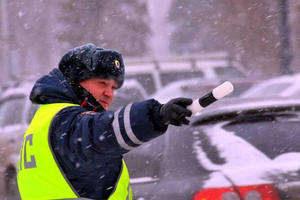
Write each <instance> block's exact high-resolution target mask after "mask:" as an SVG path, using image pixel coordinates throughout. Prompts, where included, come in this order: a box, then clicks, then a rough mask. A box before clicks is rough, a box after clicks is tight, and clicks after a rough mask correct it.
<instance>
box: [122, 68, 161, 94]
mask: <svg viewBox="0 0 300 200" xmlns="http://www.w3.org/2000/svg"><path fill="white" fill-rule="evenodd" d="M127 79H135V80H137V81H138V82H139V83H140V84H141V85H142V86H143V87H144V88H145V90H146V91H147V93H148V94H152V93H154V92H155V91H156V86H155V83H154V78H153V75H152V74H149V73H144V74H143V73H139V74H128V75H126V80H127Z"/></svg>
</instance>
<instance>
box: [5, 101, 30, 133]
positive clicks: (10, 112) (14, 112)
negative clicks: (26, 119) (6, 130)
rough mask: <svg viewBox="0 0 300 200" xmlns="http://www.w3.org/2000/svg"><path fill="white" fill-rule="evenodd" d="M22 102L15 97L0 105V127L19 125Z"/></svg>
mask: <svg viewBox="0 0 300 200" xmlns="http://www.w3.org/2000/svg"><path fill="white" fill-rule="evenodd" d="M24 101H25V100H24V98H22V97H15V98H9V99H5V100H4V101H2V102H1V103H0V127H5V126H11V125H14V124H20V123H21V120H22V113H23V112H22V109H23V107H24Z"/></svg>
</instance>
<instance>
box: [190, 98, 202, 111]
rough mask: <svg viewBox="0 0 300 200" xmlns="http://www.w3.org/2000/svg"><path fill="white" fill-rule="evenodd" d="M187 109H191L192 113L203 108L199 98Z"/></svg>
mask: <svg viewBox="0 0 300 200" xmlns="http://www.w3.org/2000/svg"><path fill="white" fill-rule="evenodd" d="M187 109H189V110H190V111H192V113H193V114H195V113H197V112H200V111H201V110H202V109H203V107H202V106H201V105H200V104H199V99H196V100H194V101H193V103H192V104H191V105H189V106H188V107H187Z"/></svg>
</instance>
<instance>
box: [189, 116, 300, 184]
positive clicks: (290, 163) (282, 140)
mask: <svg viewBox="0 0 300 200" xmlns="http://www.w3.org/2000/svg"><path fill="white" fill-rule="evenodd" d="M299 116H300V113H299V112H275V113H272V112H270V113H257V114H251V115H249V114H246V115H244V116H238V117H234V119H231V120H228V121H218V122H216V123H213V124H211V123H210V124H202V125H199V126H198V125H197V126H195V127H194V128H195V129H194V130H193V137H194V143H193V148H194V151H195V152H196V158H197V160H198V162H199V163H200V164H201V165H202V166H203V168H204V169H206V170H208V171H220V172H223V173H225V174H227V175H230V176H231V178H232V180H233V181H234V182H235V183H236V184H249V183H250V182H251V180H256V182H257V181H260V182H262V181H270V180H273V179H276V180H277V181H282V180H283V181H284V180H288V179H291V180H294V179H295V178H296V179H298V178H299V177H298V176H296V175H295V176H294V177H289V176H288V174H290V173H291V172H295V174H296V171H298V170H299V163H298V160H299V158H300V145H299V140H300V134H299V130H300V117H299ZM296 161H297V162H296ZM237 172H238V173H237ZM247 173H248V174H251V179H248V178H246V177H247ZM297 177H298V178H297ZM215 178H216V177H215ZM213 180H214V177H213V176H212V177H211V179H210V180H209V181H213ZM209 181H208V182H209Z"/></svg>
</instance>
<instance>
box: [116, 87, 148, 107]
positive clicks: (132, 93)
mask: <svg viewBox="0 0 300 200" xmlns="http://www.w3.org/2000/svg"><path fill="white" fill-rule="evenodd" d="M144 99H145V97H144V95H143V94H142V92H141V91H140V90H139V89H137V88H121V89H120V90H119V91H118V92H117V93H116V95H115V98H114V101H113V102H112V104H111V107H110V110H117V109H118V108H120V107H122V106H126V105H128V104H129V103H133V102H138V101H142V100H144Z"/></svg>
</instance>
